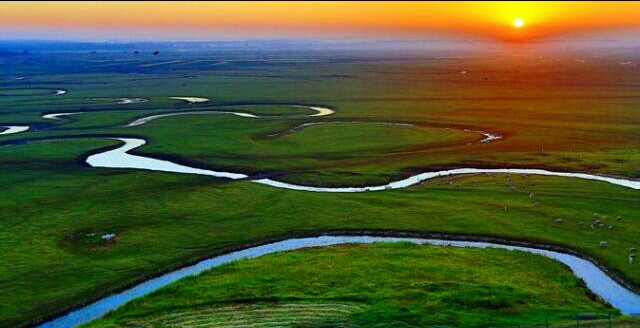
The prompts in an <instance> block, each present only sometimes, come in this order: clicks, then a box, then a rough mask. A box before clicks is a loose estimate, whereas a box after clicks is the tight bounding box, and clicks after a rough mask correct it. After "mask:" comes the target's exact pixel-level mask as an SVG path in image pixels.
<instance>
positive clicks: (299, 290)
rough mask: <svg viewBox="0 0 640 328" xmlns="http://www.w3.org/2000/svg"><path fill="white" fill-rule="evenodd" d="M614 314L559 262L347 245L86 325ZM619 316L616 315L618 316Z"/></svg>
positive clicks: (166, 291)
mask: <svg viewBox="0 0 640 328" xmlns="http://www.w3.org/2000/svg"><path fill="white" fill-rule="evenodd" d="M576 311H578V312H592V313H611V312H612V310H611V309H610V308H607V307H606V306H605V305H604V304H602V303H599V302H598V301H595V300H593V299H592V298H590V296H589V294H588V292H587V290H585V289H584V287H582V285H581V282H580V281H579V280H578V279H577V278H575V277H574V276H573V275H572V274H571V272H570V271H568V269H566V268H565V267H563V266H562V265H560V264H558V263H556V262H554V261H553V260H550V259H547V258H544V257H541V256H537V255H531V254H525V253H518V252H509V251H505V250H495V249H493V250H492V249H489V250H486V249H485V250H482V249H459V248H450V247H439V246H417V245H410V244H402V243H400V244H374V245H358V246H355V245H342V246H332V247H325V248H319V249H306V250H301V251H292V252H287V253H283V254H274V255H267V256H264V257H262V258H259V259H254V260H244V261H240V262H235V263H231V264H229V265H225V266H223V267H219V268H214V269H212V270H210V271H207V272H205V273H203V274H201V275H199V276H197V277H190V278H186V279H184V280H182V281H180V282H178V283H175V284H172V285H170V286H169V287H165V288H163V289H161V290H159V291H157V292H155V293H154V294H152V295H150V296H147V297H144V298H142V299H139V300H136V301H133V302H131V303H130V304H128V305H126V306H124V307H122V308H120V309H118V310H117V311H115V312H113V313H111V314H109V315H108V316H107V317H105V318H104V319H100V320H97V321H95V322H94V323H92V324H88V325H86V327H132V326H133V327H148V326H154V327H187V326H192V325H206V326H209V327H211V326H223V327H235V326H242V325H243V324H249V323H251V324H260V325H264V326H265V327H278V326H293V327H295V326H300V327H302V326H304V327H323V326H327V327H429V326H435V325H446V326H453V327H487V326H491V325H494V326H499V325H509V324H510V325H516V324H521V325H533V324H544V323H545V319H546V320H548V321H549V323H551V324H555V323H559V322H563V321H564V322H566V321H569V320H571V319H573V318H574V317H575V314H576V313H577V312H576ZM613 313H614V314H615V311H613Z"/></svg>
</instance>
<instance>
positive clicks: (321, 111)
mask: <svg viewBox="0 0 640 328" xmlns="http://www.w3.org/2000/svg"><path fill="white" fill-rule="evenodd" d="M172 99H178V97H172ZM179 99H182V98H179ZM202 99H205V98H202ZM293 106H294V107H300V108H308V109H311V110H313V111H315V112H316V113H315V114H310V115H308V116H310V117H311V116H314V117H317V116H326V115H331V114H333V113H335V111H334V110H333V109H330V108H326V107H318V106H303V105H293ZM215 114H229V115H235V116H240V117H246V118H261V117H262V116H258V115H254V114H251V113H244V112H232V111H213V110H203V111H190V112H172V113H166V114H156V115H149V116H145V117H141V118H139V119H136V120H134V121H133V122H131V123H129V124H127V125H125V127H132V126H139V125H143V124H146V123H149V122H151V121H153V120H156V119H159V118H164V117H171V116H181V115H215ZM270 117H280V116H270Z"/></svg>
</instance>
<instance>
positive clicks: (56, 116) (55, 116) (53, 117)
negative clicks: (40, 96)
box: [42, 112, 84, 120]
mask: <svg viewBox="0 0 640 328" xmlns="http://www.w3.org/2000/svg"><path fill="white" fill-rule="evenodd" d="M82 113H84V112H69V113H52V114H44V115H42V118H46V119H48V120H62V119H63V116H69V115H77V114H82Z"/></svg>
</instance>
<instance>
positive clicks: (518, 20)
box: [513, 17, 524, 28]
mask: <svg viewBox="0 0 640 328" xmlns="http://www.w3.org/2000/svg"><path fill="white" fill-rule="evenodd" d="M513 26H515V27H516V28H521V27H523V26H524V20H522V18H520V17H518V18H516V19H514V20H513Z"/></svg>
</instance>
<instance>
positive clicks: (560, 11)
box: [0, 1, 640, 40]
mask: <svg viewBox="0 0 640 328" xmlns="http://www.w3.org/2000/svg"><path fill="white" fill-rule="evenodd" d="M516 17H522V18H523V19H524V21H525V26H524V28H522V29H518V30H516V29H515V28H513V25H512V22H513V19H514V18H516ZM629 27H632V28H638V27H640V2H616V3H611V2H608V3H604V2H435V3H434V2H186V1H182V2H156V3H150V2H1V3H0V28H5V29H6V28H10V29H11V30H12V31H21V30H29V31H31V32H32V33H33V31H39V30H41V31H47V30H48V31H52V30H56V29H60V30H65V31H74V30H92V31H101V32H105V31H118V33H125V32H126V31H131V33H134V34H135V33H138V32H145V33H146V34H151V35H154V33H155V35H156V37H157V38H162V36H163V33H167V31H171V35H172V36H182V37H183V38H194V33H195V34H196V35H195V38H199V39H201V38H207V37H219V36H224V35H228V36H230V37H242V36H263V37H290V36H311V37H314V36H315V37H332V36H337V37H354V36H358V37H395V36H410V37H420V36H431V35H434V34H441V33H447V34H449V33H453V34H461V35H473V36H485V37H491V38H498V39H504V40H529V39H535V38H541V37H546V36H556V35H563V34H567V33H573V32H581V31H603V30H609V29H618V28H629ZM114 35H117V33H116V34H114Z"/></svg>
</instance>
